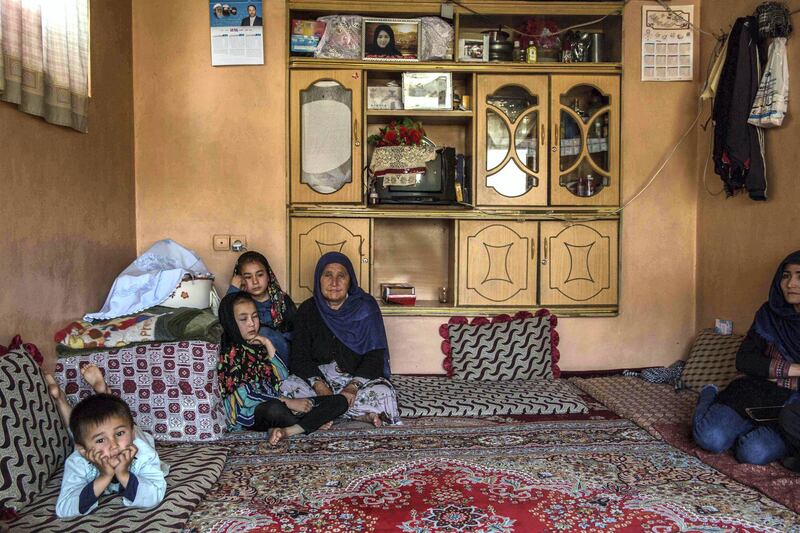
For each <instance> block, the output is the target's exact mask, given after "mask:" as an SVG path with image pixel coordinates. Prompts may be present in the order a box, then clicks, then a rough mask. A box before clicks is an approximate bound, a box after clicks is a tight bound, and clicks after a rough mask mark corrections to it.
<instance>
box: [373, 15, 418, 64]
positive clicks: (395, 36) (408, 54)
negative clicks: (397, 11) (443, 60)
mask: <svg viewBox="0 0 800 533" xmlns="http://www.w3.org/2000/svg"><path fill="white" fill-rule="evenodd" d="M420 35H421V33H420V21H419V19H402V18H367V17H365V18H363V19H361V59H362V60H363V61H380V62H397V61H406V62H408V61H419V49H420V42H419V41H420Z"/></svg>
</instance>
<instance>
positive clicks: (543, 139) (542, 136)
mask: <svg viewBox="0 0 800 533" xmlns="http://www.w3.org/2000/svg"><path fill="white" fill-rule="evenodd" d="M539 129H540V131H541V133H540V134H539V137H541V139H540V142H541V143H542V146H544V143H545V138H544V122H542V127H541V128H539Z"/></svg>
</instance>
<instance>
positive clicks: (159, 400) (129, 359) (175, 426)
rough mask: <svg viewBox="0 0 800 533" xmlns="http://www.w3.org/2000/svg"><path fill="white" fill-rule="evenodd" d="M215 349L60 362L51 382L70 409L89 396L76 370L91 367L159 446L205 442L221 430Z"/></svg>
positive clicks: (118, 352)
mask: <svg viewBox="0 0 800 533" xmlns="http://www.w3.org/2000/svg"><path fill="white" fill-rule="evenodd" d="M218 351H219V349H218V347H217V345H216V344H209V343H205V342H202V341H180V342H164V343H152V344H140V345H137V346H125V347H123V348H119V349H115V350H110V351H105V352H95V353H89V354H85V355H76V356H70V357H64V358H61V359H59V360H58V363H57V364H56V371H55V374H54V375H55V378H56V381H57V382H58V383H59V384H60V385H61V386H62V387H63V389H64V391H65V392H66V394H67V399H68V400H69V401H70V403H72V404H75V403H77V402H78V401H79V400H80V399H81V398H85V397H86V396H89V395H90V394H92V389H91V387H90V386H89V385H88V384H87V383H86V382H85V381H83V378H82V377H81V373H80V368H81V367H82V366H84V365H86V364H88V363H93V364H95V365H97V366H98V367H99V368H100V369H101V370H102V371H103V374H104V375H105V378H106V383H108V385H109V388H110V389H111V392H112V394H116V395H118V396H119V397H120V398H122V399H123V400H125V402H126V403H127V404H128V405H129V406H130V408H131V411H132V412H133V418H134V421H135V422H136V424H138V425H139V427H141V428H142V429H143V430H145V431H147V432H149V433H150V434H152V435H153V437H155V439H156V440H162V441H210V440H214V439H217V438H218V437H219V436H220V435H221V434H222V432H223V430H224V428H225V422H224V413H223V411H222V409H221V403H220V397H219V391H218V389H217V357H218Z"/></svg>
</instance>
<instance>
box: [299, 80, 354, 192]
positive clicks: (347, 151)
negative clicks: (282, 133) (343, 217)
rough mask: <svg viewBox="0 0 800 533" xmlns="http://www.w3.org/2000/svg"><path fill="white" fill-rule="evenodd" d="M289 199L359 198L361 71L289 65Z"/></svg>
mask: <svg viewBox="0 0 800 533" xmlns="http://www.w3.org/2000/svg"><path fill="white" fill-rule="evenodd" d="M290 84H291V107H290V109H291V111H290V124H289V128H290V135H291V144H290V146H291V148H290V150H291V154H290V157H291V159H290V162H289V164H290V167H291V176H292V179H291V199H292V203H358V202H360V201H361V172H360V171H361V141H360V139H361V134H362V132H361V131H360V130H359V121H358V117H359V115H360V113H361V73H360V71H315V70H311V71H306V70H302V71H292V73H291V78H290Z"/></svg>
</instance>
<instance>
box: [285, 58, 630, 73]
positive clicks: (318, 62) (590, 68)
mask: <svg viewBox="0 0 800 533" xmlns="http://www.w3.org/2000/svg"><path fill="white" fill-rule="evenodd" d="M289 68H292V69H304V68H311V69H320V68H323V69H358V70H372V71H377V70H390V71H395V72H396V71H405V72H437V71H444V72H491V73H495V74H496V73H509V74H536V73H537V72H541V73H542V74H608V73H615V72H621V71H622V63H558V62H549V63H547V62H544V63H515V62H511V61H488V62H462V63H459V62H457V61H420V62H398V63H389V62H386V63H384V62H374V61H360V60H356V59H325V58H317V57H290V58H289Z"/></svg>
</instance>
